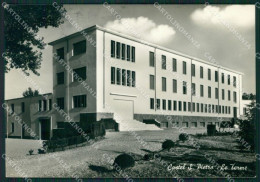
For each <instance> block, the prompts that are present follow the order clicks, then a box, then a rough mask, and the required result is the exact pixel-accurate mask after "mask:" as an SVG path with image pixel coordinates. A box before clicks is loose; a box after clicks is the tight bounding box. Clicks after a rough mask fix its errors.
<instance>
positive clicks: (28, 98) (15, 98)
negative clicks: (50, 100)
mask: <svg viewBox="0 0 260 182" xmlns="http://www.w3.org/2000/svg"><path fill="white" fill-rule="evenodd" d="M44 95H52V93H46V94H40V95H36V96H32V97H18V98H13V99H7V100H5V101H12V100H19V99H29V98H35V97H42V96H44Z"/></svg>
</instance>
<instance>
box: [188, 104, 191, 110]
mask: <svg viewBox="0 0 260 182" xmlns="http://www.w3.org/2000/svg"><path fill="white" fill-rule="evenodd" d="M188 111H191V103H190V102H188Z"/></svg>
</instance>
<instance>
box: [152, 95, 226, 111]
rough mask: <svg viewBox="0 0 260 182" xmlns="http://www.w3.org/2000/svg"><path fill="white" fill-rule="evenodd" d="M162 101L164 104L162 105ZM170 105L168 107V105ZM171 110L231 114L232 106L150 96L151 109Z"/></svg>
mask: <svg viewBox="0 0 260 182" xmlns="http://www.w3.org/2000/svg"><path fill="white" fill-rule="evenodd" d="M161 102H162V106H161ZM167 106H168V107H167ZM155 108H156V109H157V110H160V109H161V108H162V110H169V111H188V112H201V113H203V112H205V113H219V114H221V113H222V114H230V113H231V107H230V106H220V105H213V104H202V103H201V104H200V103H194V102H192V103H191V102H182V101H176V100H173V101H172V100H168V101H167V100H166V99H156V103H155V99H154V98H150V109H152V110H155Z"/></svg>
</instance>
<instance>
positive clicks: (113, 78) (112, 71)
mask: <svg viewBox="0 0 260 182" xmlns="http://www.w3.org/2000/svg"><path fill="white" fill-rule="evenodd" d="M115 80H116V68H115V67H111V84H115V82H116V81H115Z"/></svg>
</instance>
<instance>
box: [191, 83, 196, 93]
mask: <svg viewBox="0 0 260 182" xmlns="http://www.w3.org/2000/svg"><path fill="white" fill-rule="evenodd" d="M191 94H192V95H193V96H195V95H196V84H195V83H192V84H191Z"/></svg>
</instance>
